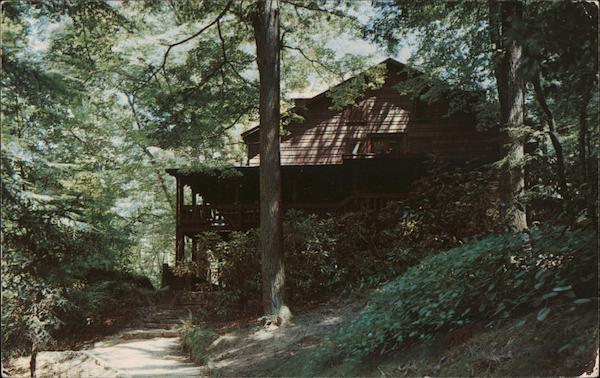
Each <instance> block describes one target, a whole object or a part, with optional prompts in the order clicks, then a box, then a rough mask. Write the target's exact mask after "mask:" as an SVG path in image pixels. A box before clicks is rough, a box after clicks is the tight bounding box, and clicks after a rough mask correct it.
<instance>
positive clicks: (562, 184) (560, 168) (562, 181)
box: [532, 74, 568, 199]
mask: <svg viewBox="0 0 600 378" xmlns="http://www.w3.org/2000/svg"><path fill="white" fill-rule="evenodd" d="M532 83H533V89H534V91H535V98H536V99H537V102H538V103H539V104H540V106H541V108H542V110H543V111H544V114H545V115H546V121H547V123H548V135H549V136H550V141H551V142H552V147H553V148H554V152H555V153H556V171H557V174H558V187H559V190H560V194H561V196H562V197H563V198H564V199H568V191H567V178H566V175H565V158H564V154H563V149H562V145H561V144H560V140H559V139H558V133H557V131H556V121H555V119H554V114H552V111H551V110H550V107H549V106H548V103H547V102H546V96H544V92H543V91H542V85H541V83H540V76H539V74H538V75H535V76H534V78H533V80H532Z"/></svg>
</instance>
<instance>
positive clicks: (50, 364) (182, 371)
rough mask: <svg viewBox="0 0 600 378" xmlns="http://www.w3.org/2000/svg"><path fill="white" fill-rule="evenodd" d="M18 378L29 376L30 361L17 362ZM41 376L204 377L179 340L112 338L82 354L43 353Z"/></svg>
mask: <svg viewBox="0 0 600 378" xmlns="http://www.w3.org/2000/svg"><path fill="white" fill-rule="evenodd" d="M13 367H14V368H15V370H14V372H15V373H16V374H15V376H28V375H29V371H28V368H29V359H28V358H20V359H18V360H16V361H15V363H14V366H13ZM37 371H38V377H57V376H62V377H69V378H71V377H135V376H145V377H148V376H167V377H190V376H196V377H197V376H202V375H204V374H203V372H202V370H201V368H200V367H198V366H196V365H195V364H193V363H191V362H190V361H189V360H188V359H187V358H186V357H184V356H183V354H182V352H181V347H180V345H179V338H178V337H177V336H176V335H169V337H150V338H147V339H135V338H133V339H132V338H111V339H108V340H106V341H103V342H100V343H96V344H95V345H94V347H93V348H91V349H88V350H82V351H64V352H42V353H40V354H39V355H38V369H37Z"/></svg>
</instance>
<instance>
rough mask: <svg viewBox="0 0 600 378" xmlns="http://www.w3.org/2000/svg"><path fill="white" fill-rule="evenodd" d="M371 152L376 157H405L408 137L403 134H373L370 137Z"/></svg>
mask: <svg viewBox="0 0 600 378" xmlns="http://www.w3.org/2000/svg"><path fill="white" fill-rule="evenodd" d="M369 139H370V140H369V147H370V148H369V152H370V153H373V154H376V155H403V154H404V153H406V147H405V146H406V143H405V140H406V137H405V135H404V134H403V133H402V134H379V135H378V134H373V135H370V136H369Z"/></svg>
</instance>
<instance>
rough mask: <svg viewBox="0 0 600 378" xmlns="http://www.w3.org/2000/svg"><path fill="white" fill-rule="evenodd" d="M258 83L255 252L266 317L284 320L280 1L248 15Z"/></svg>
mask: <svg viewBox="0 0 600 378" xmlns="http://www.w3.org/2000/svg"><path fill="white" fill-rule="evenodd" d="M253 27H254V37H255V41H256V61H257V64H258V72H259V79H260V100H259V116H260V124H259V127H260V246H261V252H262V299H263V307H264V312H265V315H271V316H273V317H274V318H276V319H277V320H276V322H278V323H283V322H285V321H286V320H288V318H289V316H288V314H289V309H288V308H287V307H286V306H285V304H284V289H285V269H284V262H283V233H282V211H283V210H282V203H281V163H280V151H279V123H280V109H279V107H280V79H279V75H280V70H279V68H280V57H279V53H280V38H279V1H278V0H258V1H257V2H256V11H255V13H254V15H253Z"/></svg>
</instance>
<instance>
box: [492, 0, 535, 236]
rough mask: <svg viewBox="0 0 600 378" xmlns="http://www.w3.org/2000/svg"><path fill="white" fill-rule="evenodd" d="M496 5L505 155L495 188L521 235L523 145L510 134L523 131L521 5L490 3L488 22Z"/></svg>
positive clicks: (523, 219)
mask: <svg viewBox="0 0 600 378" xmlns="http://www.w3.org/2000/svg"><path fill="white" fill-rule="evenodd" d="M498 5H499V13H500V14H499V33H500V34H499V38H500V41H499V43H500V46H501V47H502V55H501V57H500V59H499V60H498V61H497V66H496V69H495V75H496V83H497V87H498V98H499V100H500V124H501V127H502V129H503V130H502V141H503V142H504V144H505V155H506V168H505V169H504V170H503V173H502V175H501V177H500V188H499V189H500V200H501V203H502V208H501V213H502V214H501V215H502V219H503V221H504V223H505V225H506V227H507V228H508V229H509V230H511V231H513V232H522V231H526V230H527V218H526V215H525V207H524V205H523V204H522V203H519V201H518V196H519V195H520V194H521V193H522V192H523V190H524V188H525V180H524V170H523V158H524V149H523V142H522V141H520V140H519V138H518V137H516V136H514V132H513V130H514V129H517V128H520V127H523V113H524V81H523V77H522V72H521V70H522V64H523V44H522V41H521V40H520V38H519V36H520V33H519V32H518V30H515V28H516V27H517V26H518V25H519V24H522V22H523V17H522V14H523V4H522V3H521V2H520V1H510V2H502V3H500V4H494V3H493V2H490V20H493V19H494V18H495V17H492V15H493V14H494V12H495V11H496V12H497V9H498V8H496V7H497V6H498ZM496 15H497V14H496ZM490 27H491V28H492V27H493V24H492V23H490ZM497 31H498V30H496V32H497ZM491 33H492V32H491ZM492 35H493V34H491V36H492ZM492 42H493V41H492ZM497 47H498V46H497ZM511 129H512V130H511Z"/></svg>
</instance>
